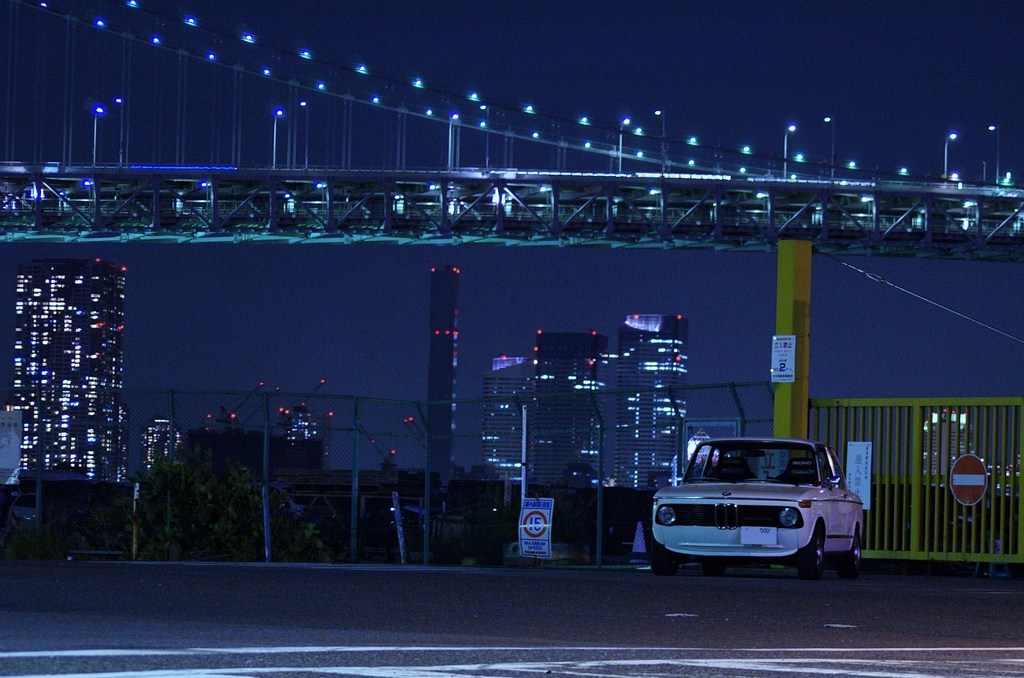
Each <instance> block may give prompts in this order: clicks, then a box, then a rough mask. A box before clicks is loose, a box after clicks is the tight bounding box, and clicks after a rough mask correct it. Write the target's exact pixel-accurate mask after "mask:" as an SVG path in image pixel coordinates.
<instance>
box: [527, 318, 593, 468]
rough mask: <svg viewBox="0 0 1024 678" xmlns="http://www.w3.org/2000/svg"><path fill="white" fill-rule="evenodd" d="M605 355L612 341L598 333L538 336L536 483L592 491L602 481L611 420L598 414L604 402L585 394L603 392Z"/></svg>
mask: <svg viewBox="0 0 1024 678" xmlns="http://www.w3.org/2000/svg"><path fill="white" fill-rule="evenodd" d="M607 350H608V337H606V336H604V335H602V334H598V333H597V332H596V331H592V332H586V333H583V332H543V331H541V330H538V331H537V344H536V346H535V347H534V356H535V361H536V365H535V377H534V379H535V381H534V393H535V394H536V396H537V400H536V406H535V414H534V418H533V421H532V422H530V421H529V420H528V421H527V428H528V430H529V431H530V437H531V439H532V440H533V449H531V450H530V451H529V453H528V456H527V468H528V477H529V478H530V479H531V480H532V481H534V482H541V483H551V484H556V485H570V486H591V485H594V484H595V483H597V482H598V481H599V479H600V478H601V477H602V476H603V469H601V468H600V466H601V464H600V463H599V461H598V459H599V457H600V454H601V452H603V449H602V436H601V433H602V430H601V429H602V426H603V425H606V424H605V420H606V419H607V418H606V417H604V416H602V415H601V413H600V410H599V408H601V402H600V399H599V398H594V397H590V394H588V393H587V392H588V391H591V392H592V391H603V390H605V387H606V379H607V376H606V374H605V372H606V369H607V364H608V359H607V355H606V354H607ZM608 433H609V434H610V431H609V432H608Z"/></svg>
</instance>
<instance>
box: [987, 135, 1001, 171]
mask: <svg viewBox="0 0 1024 678" xmlns="http://www.w3.org/2000/svg"><path fill="white" fill-rule="evenodd" d="M988 131H989V132H995V133H996V183H997V184H998V183H999V127H998V126H997V125H989V126H988Z"/></svg>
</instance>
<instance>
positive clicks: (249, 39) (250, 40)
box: [242, 31, 256, 45]
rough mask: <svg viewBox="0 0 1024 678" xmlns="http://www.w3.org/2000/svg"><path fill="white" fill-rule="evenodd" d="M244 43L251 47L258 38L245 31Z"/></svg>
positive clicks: (243, 34)
mask: <svg viewBox="0 0 1024 678" xmlns="http://www.w3.org/2000/svg"><path fill="white" fill-rule="evenodd" d="M242 42H247V43H249V44H250V45H252V44H254V43H255V42H256V36H255V35H253V34H252V33H250V32H249V31H245V32H244V33H242Z"/></svg>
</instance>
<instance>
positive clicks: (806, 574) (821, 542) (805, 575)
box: [796, 525, 825, 579]
mask: <svg viewBox="0 0 1024 678" xmlns="http://www.w3.org/2000/svg"><path fill="white" fill-rule="evenodd" d="M824 570H825V535H824V534H823V533H822V529H821V525H818V526H817V527H816V528H814V534H813V535H811V540H810V541H809V542H807V545H806V546H804V547H803V548H802V549H800V550H799V551H797V553H796V572H797V574H798V575H800V578H801V579H821V574H822V572H823V571H824Z"/></svg>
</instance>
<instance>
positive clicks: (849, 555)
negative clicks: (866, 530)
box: [836, 531, 860, 579]
mask: <svg viewBox="0 0 1024 678" xmlns="http://www.w3.org/2000/svg"><path fill="white" fill-rule="evenodd" d="M836 574H838V575H839V576H840V578H842V579H856V578H857V577H858V576H859V575H860V532H859V531H855V532H854V533H853V543H852V544H850V550H849V551H847V552H846V553H844V554H843V555H841V556H839V559H838V560H836Z"/></svg>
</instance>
